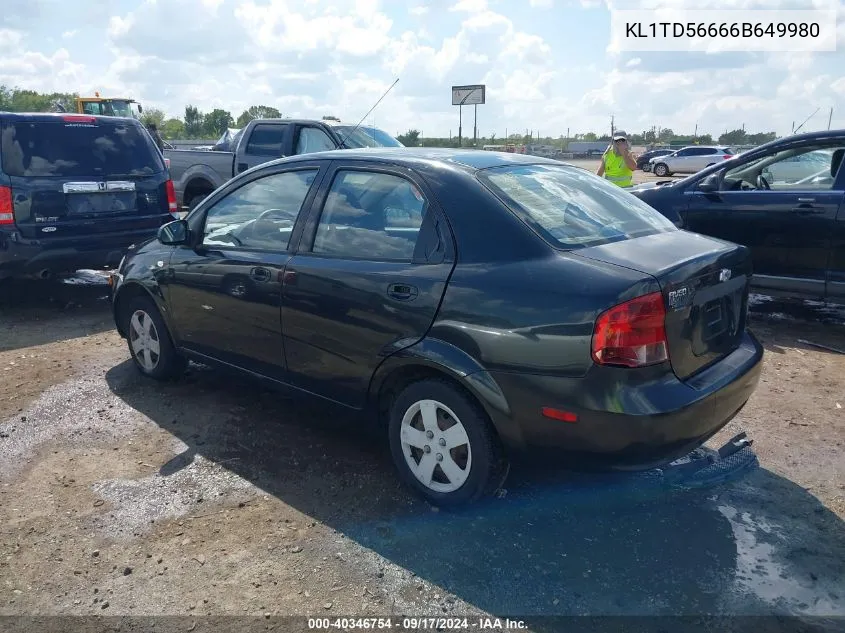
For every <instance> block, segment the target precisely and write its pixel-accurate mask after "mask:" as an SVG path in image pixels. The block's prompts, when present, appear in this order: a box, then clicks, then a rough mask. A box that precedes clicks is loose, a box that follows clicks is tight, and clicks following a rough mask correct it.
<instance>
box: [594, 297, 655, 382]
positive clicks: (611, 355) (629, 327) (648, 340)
mask: <svg viewBox="0 0 845 633" xmlns="http://www.w3.org/2000/svg"><path fill="white" fill-rule="evenodd" d="M665 319H666V309H665V308H664V306H663V295H662V294H661V293H659V292H653V293H651V294H647V295H643V296H642V297H637V298H636V299H631V300H630V301H626V302H625V303H620V304H619V305H617V306H614V307H612V308H611V309H610V310H607V311H605V312H603V313H601V314H600V315H599V317H598V319H596V325H595V328H594V330H593V345H592V355H593V361H595V362H596V363H598V364H599V365H616V366H619V367H645V366H647V365H656V364H658V363H662V362H664V361H666V360H668V359H669V347H668V341H667V339H666V327H665V325H664V322H665Z"/></svg>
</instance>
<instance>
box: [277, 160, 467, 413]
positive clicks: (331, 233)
mask: <svg viewBox="0 0 845 633" xmlns="http://www.w3.org/2000/svg"><path fill="white" fill-rule="evenodd" d="M324 182H325V185H324V186H323V187H321V189H322V191H321V192H320V193H319V194H318V201H319V203H318V204H315V205H314V209H313V211H312V216H311V218H310V219H309V222H308V227H309V228H307V229H306V233H305V234H304V235H303V244H302V246H301V248H300V251H299V252H298V253H297V254H296V255H295V256H294V257H293V258H292V259H291V260H290V261H289V262H288V265H287V267H286V269H285V284H284V288H283V308H282V324H283V330H284V338H285V352H286V355H287V362H288V372H289V374H288V375H289V380H290V381H291V382H292V383H293V384H294V385H296V386H298V387H300V388H302V389H305V390H307V391H310V392H312V393H316V394H317V395H320V396H323V397H325V398H329V399H331V400H334V401H336V402H340V403H342V404H345V405H347V406H351V407H356V408H360V407H362V406H363V405H364V403H365V400H366V394H367V390H368V388H369V384H370V379H371V377H372V375H373V372H374V371H375V370H376V368H377V367H378V365H379V364H380V363H381V362H382V361H383V360H384V359H385V358H386V357H387V356H389V355H390V354H393V353H395V352H397V351H399V350H401V349H403V348H405V347H408V346H410V345H413V344H414V343H416V342H417V341H419V340H420V339H421V338H422V337H423V336H424V335H425V333H426V332H427V331H428V328H429V327H430V326H431V323H432V321H433V320H434V317H435V315H436V314H437V309H438V306H439V305H440V300H441V297H442V296H443V292H444V290H445V288H446V282H447V280H448V278H449V275H450V274H451V271H452V267H453V261H454V256H453V250H452V249H453V243H452V237H451V233H450V232H449V229H448V227H447V226H446V223H445V222H444V221H443V219H442V216H441V212H440V211H439V210H438V209H437V208H436V206H435V203H434V201H433V200H434V199H433V197H432V196H431V195H430V194H428V193H427V190H426V187H425V185H424V183H423V182H422V181H421V180H420V179H419V178H418V177H417V176H415V175H414V174H413V173H411V172H409V171H408V170H405V169H398V168H396V169H393V168H387V167H384V166H377V165H367V164H366V163H348V164H344V163H342V162H340V161H337V162H335V166H334V168H333V172H332V173H330V174H329V175H328V177H327V178H326V180H325V181H324Z"/></svg>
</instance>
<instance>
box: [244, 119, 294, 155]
mask: <svg viewBox="0 0 845 633" xmlns="http://www.w3.org/2000/svg"><path fill="white" fill-rule="evenodd" d="M286 129H287V125H256V126H255V127H254V128H253V130H252V134H250V135H249V142H248V143H247V144H246V153H247V154H249V155H250V156H272V157H273V158H279V157H281V155H282V143H283V142H284V140H285V130H286Z"/></svg>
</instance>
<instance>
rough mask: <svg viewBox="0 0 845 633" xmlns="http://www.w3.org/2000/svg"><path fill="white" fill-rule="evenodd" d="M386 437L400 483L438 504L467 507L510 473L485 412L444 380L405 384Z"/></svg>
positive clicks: (393, 408)
mask: <svg viewBox="0 0 845 633" xmlns="http://www.w3.org/2000/svg"><path fill="white" fill-rule="evenodd" d="M431 414H434V416H433V417H430V416H431ZM424 418H425V419H424ZM388 435H389V442H390V452H391V455H392V457H393V462H394V465H395V466H396V469H397V470H398V472H399V476H400V478H401V479H402V481H403V482H404V483H405V484H407V485H408V486H409V487H410V488H411V489H413V490H414V491H416V492H417V493H418V494H419V495H420V496H422V497H423V498H424V499H425V500H426V501H428V502H429V503H430V504H432V505H434V506H437V507H441V508H444V509H449V508H458V507H461V506H466V505H469V504H471V503H473V502H474V501H477V500H478V499H479V498H481V497H482V496H484V495H486V494H491V493H492V492H494V491H495V490H496V488H498V487H500V486H501V485H502V483H503V482H504V477H505V476H506V474H507V463H506V461H505V460H504V458H503V452H502V450H501V446H500V443H499V439H498V437H497V436H496V434H495V432H494V430H493V427H492V425H491V424H490V422H489V419H488V418H487V415H486V414H485V412H484V410H483V409H482V408H481V406H480V405H479V404H478V403H477V402H476V401H475V400H473V398H471V397H470V396H469V395H468V394H467V393H465V392H464V391H463V390H461V389H460V388H458V387H457V386H455V385H453V384H452V383H450V382H448V381H446V380H440V379H424V380H420V381H417V382H414V383H411V384H410V385H408V386H407V387H405V388H404V389H403V390H402V391H401V392H400V393H399V395H398V396H397V397H396V399H395V400H394V401H393V404H392V406H391V409H390V418H389V421H388ZM447 464H448V466H447Z"/></svg>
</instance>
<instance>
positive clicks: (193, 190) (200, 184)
mask: <svg viewBox="0 0 845 633" xmlns="http://www.w3.org/2000/svg"><path fill="white" fill-rule="evenodd" d="M212 191H214V185H212V184H211V183H210V182H208V181H207V180H206V179H205V178H195V179H193V180H191V181H190V182H189V183H188V186H187V187H185V193H184V194H183V195H182V200H183V201H184V204H190V203H191V201H192V200H193V199H194V198H197V197H202V198H205V197H206V196H208V195H209V194H210V193H211V192H212Z"/></svg>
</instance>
